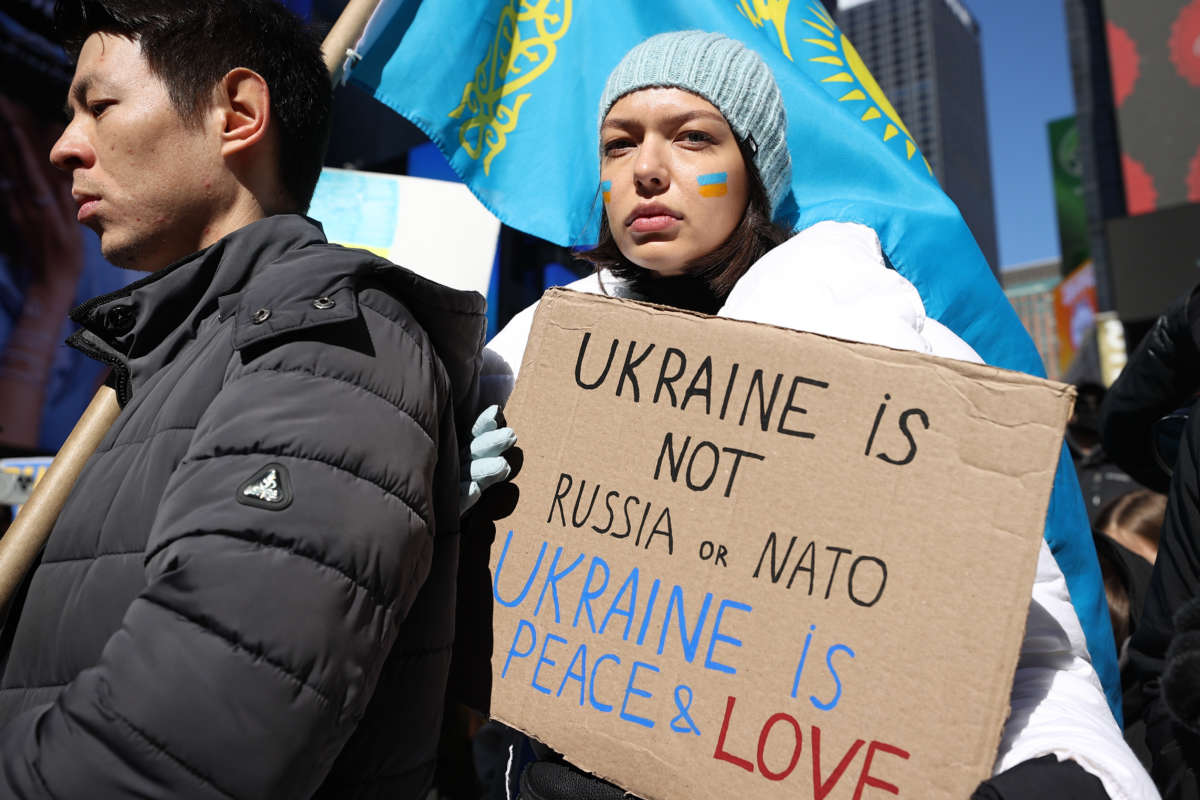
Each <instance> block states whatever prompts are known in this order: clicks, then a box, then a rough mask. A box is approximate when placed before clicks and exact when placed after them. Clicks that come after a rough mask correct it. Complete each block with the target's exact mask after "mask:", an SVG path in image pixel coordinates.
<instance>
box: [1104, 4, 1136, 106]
mask: <svg viewBox="0 0 1200 800" xmlns="http://www.w3.org/2000/svg"><path fill="white" fill-rule="evenodd" d="M1105 24H1106V26H1107V31H1108V61H1109V64H1110V65H1111V67H1112V89H1113V102H1114V103H1116V104H1117V108H1120V107H1121V104H1122V103H1124V102H1125V98H1127V97H1129V95H1130V94H1131V93H1132V92H1133V85H1134V84H1135V83H1137V79H1138V74H1139V70H1140V69H1141V58H1140V57H1139V56H1138V50H1137V43H1136V42H1134V41H1133V37H1132V36H1130V35H1129V34H1128V33H1126V32H1125V29H1124V28H1122V27H1120V26H1119V25H1116V24H1115V23H1113V22H1112V20H1109V21H1108V22H1106V23H1105Z"/></svg>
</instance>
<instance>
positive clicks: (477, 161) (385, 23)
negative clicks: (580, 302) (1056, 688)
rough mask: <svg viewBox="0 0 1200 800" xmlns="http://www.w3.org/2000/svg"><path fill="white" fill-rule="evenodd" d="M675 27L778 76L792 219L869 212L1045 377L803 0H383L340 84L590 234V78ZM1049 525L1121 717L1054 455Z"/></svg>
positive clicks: (1094, 582)
mask: <svg viewBox="0 0 1200 800" xmlns="http://www.w3.org/2000/svg"><path fill="white" fill-rule="evenodd" d="M468 7H469V8H470V9H471V10H470V11H469V12H466V11H464V9H466V8H468ZM689 28H700V29H704V30H710V31H719V32H722V33H724V34H726V35H728V36H731V37H733V38H736V39H739V40H741V41H742V42H744V43H745V44H746V45H747V46H749V47H751V48H753V49H754V50H756V51H757V52H758V53H760V54H761V55H762V56H763V58H764V59H765V60H766V62H767V64H768V65H769V66H770V68H771V70H772V72H773V73H774V75H775V78H776V80H777V81H778V83H779V87H780V89H781V90H782V92H783V97H784V100H785V102H786V104H787V108H788V123H789V124H788V144H789V147H790V150H791V155H792V176H793V177H792V190H793V194H792V198H791V199H790V202H788V201H785V209H784V210H785V213H786V214H787V215H788V219H789V221H790V222H794V223H795V225H796V227H797V228H802V227H806V226H808V225H811V224H813V223H815V222H819V221H821V220H838V221H843V222H858V223H862V224H865V225H869V226H870V227H872V228H874V229H875V231H876V232H878V234H879V238H880V241H881V242H882V243H883V248H884V252H885V253H886V254H887V257H888V259H889V260H890V261H891V263H892V264H893V265H894V266H895V267H896V269H897V270H899V272H900V273H901V274H902V275H904V276H905V277H906V278H907V279H908V280H909V281H911V282H912V283H913V284H914V285H915V286H916V288H917V290H918V291H919V292H920V294H921V297H922V299H923V300H924V303H925V309H926V312H927V313H928V314H929V315H930V316H932V317H934V318H935V319H937V320H938V321H940V322H941V323H943V324H944V325H946V326H947V327H949V328H950V329H951V330H953V331H954V332H955V333H957V334H958V335H959V336H961V337H962V338H963V339H964V340H965V341H967V342H968V343H969V344H970V345H971V346H972V347H973V348H975V350H976V351H977V352H978V353H979V354H980V355H981V356H982V357H983V358H984V359H985V360H986V361H987V362H988V363H989V364H993V365H995V366H1001V367H1006V368H1008V369H1015V370H1021V371H1024V372H1029V373H1033V374H1036V375H1044V374H1045V373H1044V370H1043V367H1042V364H1041V361H1040V359H1039V357H1038V354H1037V350H1036V349H1035V348H1034V346H1033V342H1032V341H1031V340H1030V338H1029V336H1028V334H1027V333H1026V332H1025V330H1024V329H1023V328H1022V326H1021V323H1020V321H1019V320H1018V318H1017V316H1016V314H1015V312H1014V311H1013V309H1012V307H1011V306H1010V305H1009V303H1008V301H1007V299H1006V298H1005V297H1004V294H1003V292H1002V291H1001V290H1000V287H999V285H998V284H997V283H996V280H995V278H994V277H993V276H992V274H991V271H990V269H989V268H988V265H987V261H986V260H985V258H984V256H983V254H982V252H981V251H980V249H979V246H978V245H977V244H976V243H975V240H974V237H973V236H972V235H971V232H970V230H968V228H967V226H966V223H964V222H963V220H962V216H961V215H960V214H959V212H958V209H957V208H956V207H955V205H954V203H953V202H952V201H951V200H950V198H949V197H947V196H946V194H945V193H944V192H943V191H942V190H941V188H940V187H939V186H938V184H937V181H936V180H935V179H934V177H933V174H932V170H931V169H930V168H929V165H928V163H927V162H926V161H925V159H924V158H923V157H922V155H921V153H920V152H919V150H918V149H917V147H916V143H915V141H914V140H913V138H912V136H911V135H910V134H909V132H908V130H907V129H906V128H905V126H904V123H903V121H902V120H901V119H900V118H899V116H898V115H897V113H896V111H895V109H894V108H892V106H891V104H890V103H889V102H888V100H887V98H886V97H884V95H883V92H882V91H881V90H880V88H879V85H878V84H877V83H876V82H875V80H874V78H872V77H871V74H870V72H869V71H868V70H867V68H866V65H865V64H864V63H863V61H862V58H861V57H860V56H859V55H858V53H857V52H856V51H855V49H854V47H853V46H852V45H851V44H850V41H849V40H848V39H847V38H846V37H845V36H844V35H843V34H842V33H841V31H840V30H839V29H838V27H837V26H836V24H834V21H833V20H832V19H831V18H830V16H829V15H828V13H827V12H826V11H825V9H824V8H823V7H822V6H821V5H820V3H818V2H816V1H815V0H796V1H794V2H789V0H658V2H653V3H649V2H638V1H636V0H625V1H623V2H616V1H614V0H609V2H602V3H601V2H590V3H576V2H573V0H475V2H473V3H471V4H469V6H468V5H464V4H463V3H461V2H459V0H384V2H383V3H382V5H381V6H380V9H379V11H378V12H376V14H375V16H374V18H373V19H372V21H371V24H370V25H369V26H368V28H367V31H366V33H365V34H364V36H363V39H362V41H361V42H360V44H359V48H358V49H359V52H360V53H361V54H362V56H363V58H362V61H361V62H360V63H359V64H358V65H357V67H356V68H355V69H354V71H353V73H352V76H351V79H352V80H354V81H356V82H357V83H359V84H361V85H363V86H364V87H366V88H367V89H369V90H370V91H372V92H373V93H374V94H375V96H376V97H377V98H378V99H379V100H381V101H382V102H384V103H386V104H387V105H389V106H390V107H392V108H393V109H395V110H396V111H397V112H399V113H400V114H402V115H404V116H405V117H407V118H408V119H409V120H410V121H412V122H413V123H414V124H416V125H417V126H418V127H419V128H421V130H423V131H424V132H425V134H426V135H427V136H429V138H430V139H431V140H433V142H435V143H436V144H437V146H438V147H439V148H440V149H441V151H442V152H443V153H444V154H445V155H446V157H447V159H449V161H450V165H451V167H452V168H453V169H454V171H455V172H456V173H457V174H458V175H459V176H460V177H461V178H462V179H463V180H464V181H465V182H466V184H467V185H468V186H469V187H471V190H472V191H473V192H474V193H475V194H476V195H477V196H478V197H479V199H480V200H481V201H482V202H483V204H484V205H486V206H487V207H488V208H489V209H490V210H491V211H492V212H493V213H494V214H496V216H498V217H499V218H500V219H501V220H502V221H503V222H505V223H506V224H508V225H510V226H512V227H514V228H518V229H520V230H523V231H525V232H527V233H530V234H533V235H535V236H539V237H541V238H543V239H549V240H550V241H553V242H557V243H559V244H562V245H578V244H586V243H589V242H591V241H593V240H594V238H595V231H596V229H597V227H596V226H597V224H598V220H599V210H600V203H599V187H598V183H599V177H600V175H599V140H598V134H597V130H598V125H599V119H598V117H599V109H598V108H597V103H598V100H599V97H600V94H601V90H602V88H603V86H604V81H605V79H606V78H607V77H608V73H609V72H610V71H611V70H612V68H613V67H614V66H616V64H617V62H618V61H619V60H620V59H621V57H622V56H623V55H624V54H625V53H626V51H628V50H629V49H630V48H631V47H633V46H634V45H635V44H637V43H638V42H640V41H642V40H643V39H645V38H646V37H648V36H651V35H653V34H656V33H661V32H663V31H670V30H680V29H689ZM1046 538H1047V541H1048V542H1049V543H1050V546H1051V550H1052V551H1053V552H1054V554H1055V556H1056V558H1057V559H1058V563H1059V565H1060V567H1061V568H1062V570H1063V572H1064V573H1065V574H1066V577H1067V583H1068V586H1069V588H1070V591H1071V597H1072V600H1073V602H1074V603H1075V606H1076V609H1077V610H1078V612H1079V616H1080V619H1081V621H1082V623H1083V626H1084V631H1085V633H1086V635H1087V641H1088V646H1089V649H1090V651H1091V654H1092V660H1093V663H1094V664H1095V666H1096V670H1097V672H1098V673H1099V674H1100V678H1101V680H1102V682H1103V683H1104V686H1105V690H1106V692H1107V694H1108V698H1109V704H1110V706H1111V707H1112V708H1113V712H1114V714H1115V715H1116V717H1117V719H1118V721H1119V720H1120V719H1121V716H1120V680H1119V676H1118V672H1117V663H1116V654H1115V648H1114V645H1113V638H1112V629H1111V626H1110V623H1109V618H1108V608H1107V604H1106V601H1105V596H1104V590H1103V583H1102V581H1101V577H1100V570H1099V566H1098V565H1097V562H1096V556H1095V550H1094V547H1093V545H1092V539H1091V532H1090V529H1089V527H1088V523H1087V517H1086V515H1085V513H1084V509H1083V503H1082V498H1081V497H1080V492H1079V487H1078V483H1077V481H1076V477H1075V471H1074V469H1073V468H1072V467H1071V463H1070V460H1069V458H1068V457H1067V456H1066V455H1065V451H1064V456H1063V459H1062V461H1061V463H1060V467H1059V471H1058V475H1057V477H1056V480H1055V485H1054V494H1053V497H1052V498H1051V504H1050V512H1049V515H1048V519H1047V525H1046Z"/></svg>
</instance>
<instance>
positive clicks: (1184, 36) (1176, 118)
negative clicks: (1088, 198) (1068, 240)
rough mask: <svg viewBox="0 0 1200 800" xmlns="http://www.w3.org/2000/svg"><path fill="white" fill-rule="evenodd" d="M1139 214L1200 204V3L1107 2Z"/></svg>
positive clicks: (1120, 118) (1128, 174)
mask: <svg viewBox="0 0 1200 800" xmlns="http://www.w3.org/2000/svg"><path fill="white" fill-rule="evenodd" d="M1104 13H1105V17H1106V18H1107V23H1106V35H1107V39H1108V54H1109V62H1110V65H1111V68H1112V91H1113V101H1114V103H1115V106H1116V109H1117V132H1118V136H1119V138H1120V142H1121V169H1122V173H1123V175H1124V179H1125V200H1126V207H1127V211H1128V213H1129V214H1130V215H1131V216H1134V215H1138V214H1145V213H1148V212H1151V211H1155V210H1157V209H1161V208H1170V207H1172V206H1176V205H1180V204H1181V203H1186V202H1200V0H1156V1H1155V2H1153V3H1147V2H1145V0H1104Z"/></svg>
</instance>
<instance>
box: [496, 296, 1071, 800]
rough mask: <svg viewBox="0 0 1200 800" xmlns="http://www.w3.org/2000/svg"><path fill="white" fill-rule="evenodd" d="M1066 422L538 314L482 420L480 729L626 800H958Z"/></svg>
mask: <svg viewBox="0 0 1200 800" xmlns="http://www.w3.org/2000/svg"><path fill="white" fill-rule="evenodd" d="M1071 397H1072V390H1071V389H1070V388H1069V387H1067V386H1064V385H1061V384H1053V383H1049V382H1047V381H1042V380H1038V379H1036V378H1033V377H1030V376H1028V375H1023V374H1018V373H1013V372H1006V371H1003V370H999V369H994V368H991V367H984V366H977V365H973V364H967V363H964V362H958V361H950V360H946V359H938V358H932V357H927V356H922V355H918V354H914V353H908V352H899V351H894V350H889V349H887V348H883V347H876V346H871V345H862V344H851V343H847V342H843V341H839V340H834V339H828V338H824V337H820V336H816V335H812V334H804V333H797V332H795V331H787V330H782V329H779V328H774V327H770V326H766V325H756V324H750V323H744V322H736V321H732V320H724V319H717V318H711V317H704V316H701V315H696V314H688V313H684V312H677V311H670V310H666V309H663V308H659V307H655V306H649V305H645V304H640V303H631V302H627V301H618V300H613V299H608V298H601V297H595V296H589V295H581V294H576V293H572V292H565V291H551V292H548V293H547V294H546V296H545V297H544V298H543V300H542V302H541V306H540V308H539V310H538V312H537V317H536V319H535V321H534V324H533V331H532V334H531V336H530V339H529V344H528V347H527V349H526V351H525V359H524V362H523V364H522V367H521V371H520V377H519V380H518V382H517V386H516V389H515V391H514V393H513V395H512V398H511V400H510V402H509V405H508V407H507V408H506V410H505V413H506V416H507V417H508V419H509V422H510V424H511V425H512V426H513V427H514V428H515V430H516V431H517V433H518V435H519V437H520V446H521V448H522V449H523V451H524V464H523V466H522V468H521V471H520V473H519V475H518V476H517V477H516V479H515V484H516V486H517V488H518V490H519V493H520V495H519V501H518V503H517V508H516V511H515V512H514V513H513V514H512V515H511V516H510V517H508V518H506V519H504V520H502V521H501V522H500V523H499V524H498V526H497V536H496V542H495V544H494V545H493V551H492V561H491V567H492V576H493V584H492V586H493V599H494V601H495V623H494V624H495V649H494V651H493V655H492V667H493V697H492V713H493V715H494V716H495V717H497V718H498V719H500V720H502V721H504V722H506V723H507V724H509V725H512V726H514V727H517V728H520V729H521V730H523V731H525V732H527V733H529V734H530V735H532V736H534V737H536V738H537V739H539V740H541V741H543V742H545V743H547V744H548V745H550V746H551V747H553V748H555V749H556V750H558V751H560V752H561V753H563V755H564V756H565V757H566V758H567V759H568V760H570V761H571V762H573V763H575V764H577V765H578V766H580V767H581V768H583V769H586V770H588V771H590V772H593V773H595V774H597V775H599V776H601V777H604V778H606V779H608V780H611V781H613V782H615V783H617V784H619V785H621V786H622V787H625V788H626V789H627V790H628V791H630V792H632V793H634V794H637V795H639V796H641V797H643V798H648V799H649V800H657V799H658V798H665V799H670V798H679V799H680V800H683V799H685V798H686V799H687V800H696V799H697V798H722V800H723V799H724V798H729V797H755V798H774V797H778V798H784V797H786V798H793V799H794V798H829V800H841V799H842V798H847V799H850V798H853V800H860V798H873V797H885V796H887V795H888V794H899V795H900V796H902V797H920V798H924V799H929V798H946V799H947V800H962V798H964V797H968V796H969V795H970V794H971V792H972V790H974V788H975V786H976V785H977V784H978V782H979V781H980V780H981V779H983V778H986V777H987V776H988V775H990V774H991V769H992V763H993V760H994V759H995V755H996V748H997V746H998V743H999V737H1000V732H1001V729H1002V726H1003V723H1004V720H1005V718H1006V716H1007V713H1008V697H1009V692H1010V688H1011V685H1012V678H1013V671H1014V668H1015V666H1016V661H1017V654H1018V651H1019V647H1020V642H1021V638H1022V636H1023V632H1024V628H1025V617H1026V613H1027V610H1028V607H1029V600H1030V591H1031V586H1032V582H1033V577H1034V573H1035V569H1036V563H1037V553H1038V548H1039V544H1040V541H1041V536H1042V526H1043V521H1044V519H1045V514H1046V506H1047V503H1048V502H1049V496H1050V488H1051V483H1052V480H1053V476H1054V470H1055V467H1056V465H1057V462H1058V455H1059V449H1060V447H1061V440H1062V432H1063V427H1064V425H1065V424H1066V420H1067V416H1068V414H1069V412H1070V406H1071Z"/></svg>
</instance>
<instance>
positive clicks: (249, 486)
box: [237, 464, 292, 511]
mask: <svg viewBox="0 0 1200 800" xmlns="http://www.w3.org/2000/svg"><path fill="white" fill-rule="evenodd" d="M237 501H238V502H239V503H242V504H243V505H247V506H254V507H255V508H267V509H270V510H272V511H281V510H282V509H285V508H287V507H288V506H290V505H291V504H292V479H291V476H289V475H288V471H287V469H286V468H285V467H284V466H283V465H282V464H267V465H266V466H265V467H263V468H262V469H260V470H259V471H258V472H256V473H254V475H253V476H252V477H251V478H250V479H249V480H248V481H246V482H245V483H243V484H242V485H241V486H239V487H238V490H237Z"/></svg>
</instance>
